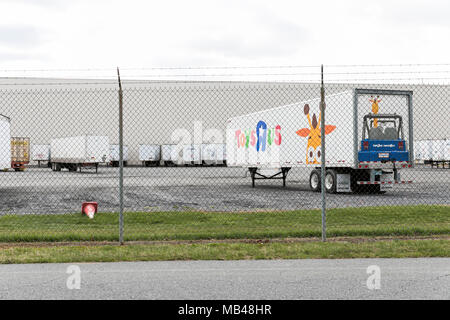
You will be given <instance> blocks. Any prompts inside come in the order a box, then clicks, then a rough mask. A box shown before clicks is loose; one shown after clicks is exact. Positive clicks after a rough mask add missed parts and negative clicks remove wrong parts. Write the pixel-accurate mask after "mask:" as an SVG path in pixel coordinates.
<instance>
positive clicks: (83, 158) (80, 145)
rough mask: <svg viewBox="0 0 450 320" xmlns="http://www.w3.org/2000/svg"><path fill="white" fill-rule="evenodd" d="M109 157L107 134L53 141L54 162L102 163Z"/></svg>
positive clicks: (52, 155) (52, 153) (52, 156)
mask: <svg viewBox="0 0 450 320" xmlns="http://www.w3.org/2000/svg"><path fill="white" fill-rule="evenodd" d="M109 159H110V146H109V138H108V137H106V136H79V137H67V138H57V139H52V142H51V161H52V162H54V163H85V164H88V163H102V162H109Z"/></svg>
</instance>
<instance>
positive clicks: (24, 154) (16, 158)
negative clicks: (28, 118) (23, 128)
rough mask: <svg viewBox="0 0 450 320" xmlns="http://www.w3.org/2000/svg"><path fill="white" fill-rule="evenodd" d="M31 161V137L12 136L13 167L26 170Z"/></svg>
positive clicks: (16, 169)
mask: <svg viewBox="0 0 450 320" xmlns="http://www.w3.org/2000/svg"><path fill="white" fill-rule="evenodd" d="M29 163H30V138H24V137H11V168H13V169H14V170H15V171H25V167H26V165H27V164H29Z"/></svg>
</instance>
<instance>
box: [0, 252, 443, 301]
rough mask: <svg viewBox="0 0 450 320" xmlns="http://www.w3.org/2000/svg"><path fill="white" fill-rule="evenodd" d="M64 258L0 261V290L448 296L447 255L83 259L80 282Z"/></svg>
mask: <svg viewBox="0 0 450 320" xmlns="http://www.w3.org/2000/svg"><path fill="white" fill-rule="evenodd" d="M374 265H375V266H378V267H379V268H380V269H379V270H380V289H373V290H370V289H369V288H368V287H367V279H368V277H369V276H370V275H369V274H367V268H368V267H369V266H374ZM69 266H70V264H34V265H1V266H0V298H1V299H450V290H449V288H450V258H428V259H426V258H423V259H349V260H276V261H264V260H255V261H173V262H121V263H89V264H82V263H81V264H77V266H78V267H79V268H80V269H79V270H80V272H81V273H80V289H68V287H67V279H68V277H69V276H70V275H74V273H73V271H71V273H70V274H68V273H66V272H67V270H68V267H69ZM69 270H73V269H69ZM71 279H72V280H73V278H71ZM76 283H77V282H76V281H73V282H72V281H70V282H69V284H71V285H72V286H71V287H72V288H73V287H74V285H76ZM371 283H373V282H371ZM372 288H374V287H373V286H372Z"/></svg>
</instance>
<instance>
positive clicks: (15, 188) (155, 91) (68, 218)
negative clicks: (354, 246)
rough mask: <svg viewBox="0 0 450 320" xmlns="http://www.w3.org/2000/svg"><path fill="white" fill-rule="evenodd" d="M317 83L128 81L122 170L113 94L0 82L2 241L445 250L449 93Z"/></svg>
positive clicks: (63, 84)
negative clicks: (411, 241)
mask: <svg viewBox="0 0 450 320" xmlns="http://www.w3.org/2000/svg"><path fill="white" fill-rule="evenodd" d="M326 70H327V68H325V74H324V77H325V85H324V89H325V97H324V98H325V122H324V121H322V120H323V117H324V115H323V114H322V112H321V110H320V102H321V83H320V81H319V80H318V79H319V77H320V72H319V69H317V70H316V69H314V71H317V76H318V77H317V78H314V79H310V81H305V80H304V79H302V81H277V80H273V81H272V80H270V81H269V80H266V81H261V80H264V79H261V78H265V75H258V76H259V78H258V81H255V80H253V79H250V78H251V77H250V75H249V79H250V80H246V81H242V80H241V81H218V80H215V81H210V80H208V81H206V80H203V81H198V80H197V79H194V80H186V81H179V80H165V81H161V80H158V81H136V80H130V79H128V80H127V79H126V78H125V80H124V81H123V83H122V85H123V158H122V160H123V161H121V157H120V155H121V152H120V146H119V142H120V139H119V85H118V83H117V81H113V80H108V81H106V80H105V81H99V80H89V81H88V80H86V81H80V80H54V79H53V80H52V79H42V78H41V79H25V80H24V79H2V81H1V83H0V87H1V90H0V113H1V114H2V115H3V116H2V117H1V122H0V128H1V130H0V132H1V137H0V142H1V145H0V152H1V154H0V160H1V166H2V169H3V168H4V169H5V170H3V172H1V173H0V177H1V178H0V179H1V181H0V188H1V192H0V199H1V200H0V212H1V216H0V241H81V240H95V241H103V240H110V241H116V240H119V221H120V216H119V213H120V212H121V208H120V194H122V195H123V237H124V239H125V240H193V239H254V238H287V237H320V236H321V234H322V212H321V208H322V205H323V199H322V196H321V192H320V191H321V189H322V188H321V186H322V181H323V182H324V189H325V190H326V194H325V201H326V202H325V203H326V227H327V236H328V237H338V236H348V237H350V236H353V237H392V236H414V237H418V236H439V235H449V234H450V207H449V204H450V198H449V196H448V195H449V194H450V170H449V167H450V165H449V161H450V129H449V127H450V126H449V114H450V113H449V110H450V105H449V101H450V87H449V85H448V84H446V83H445V81H444V80H442V81H441V82H444V83H431V81H428V82H429V83H428V84H425V83H423V82H424V81H423V80H420V79H419V78H418V77H417V76H416V77H415V78H414V79H412V80H411V79H400V80H392V79H389V76H392V74H396V72H392V74H388V75H386V74H385V73H381V74H382V76H379V74H377V75H378V77H377V78H376V79H368V80H367V79H359V78H357V77H356V75H359V74H361V75H362V76H368V75H370V73H369V72H354V73H351V72H349V71H348V70H346V72H342V74H350V75H351V76H350V78H346V79H344V80H345V81H338V80H339V79H334V80H327V78H328V77H330V78H332V76H333V73H330V75H327V72H326ZM339 70H342V69H339ZM401 72H402V71H401V70H400V71H397V73H400V74H401ZM309 74H310V73H308V75H309ZM335 74H341V72H336V73H335ZM191 76H192V75H191ZM211 76H212V75H211ZM168 78H170V76H168ZM266 78H270V77H269V76H267V77H266ZM341 80H342V79H341ZM406 80H408V81H406ZM322 125H323V128H322ZM322 129H323V130H324V131H321V130H322ZM322 132H324V133H325V159H326V160H325V166H326V171H325V173H326V174H325V177H324V179H323V180H322V174H321V158H322V153H323V151H322V141H323V140H322V138H323V136H322ZM121 164H123V180H122V185H123V188H122V187H121V179H120V178H121V175H120V174H119V172H120V165H121ZM82 206H83V207H82ZM91 210H92V214H93V218H92V219H89V217H88V216H89V215H91Z"/></svg>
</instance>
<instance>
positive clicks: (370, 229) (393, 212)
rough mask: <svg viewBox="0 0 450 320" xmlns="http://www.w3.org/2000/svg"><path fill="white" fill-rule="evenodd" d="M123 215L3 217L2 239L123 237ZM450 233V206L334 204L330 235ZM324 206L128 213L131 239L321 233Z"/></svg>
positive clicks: (329, 220)
mask: <svg viewBox="0 0 450 320" xmlns="http://www.w3.org/2000/svg"><path fill="white" fill-rule="evenodd" d="M118 221H119V218H118V214H117V213H98V214H97V215H96V217H95V218H94V219H93V220H90V219H88V218H87V217H86V216H82V215H81V214H79V213H77V214H62V215H22V216H19V215H3V216H0V242H16V241H26V242H33V241H91V240H94V241H117V240H118ZM440 234H450V206H444V205H442V206H440V205H429V206H428V205H419V206H397V207H391V206H389V207H387V206H386V207H365V208H341V209H330V210H328V212H327V235H328V237H333V236H362V237H373V236H418V235H420V236H430V235H440ZM320 235H321V213H320V210H298V211H286V212H245V213H242V212H241V213H236V212H190V211H189V212H127V213H125V240H198V239H258V238H285V237H320Z"/></svg>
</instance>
